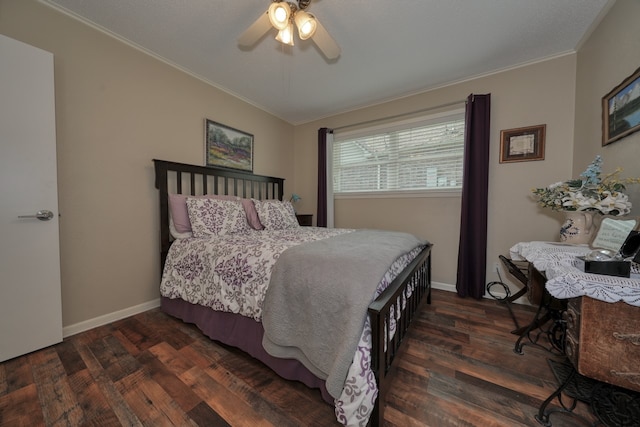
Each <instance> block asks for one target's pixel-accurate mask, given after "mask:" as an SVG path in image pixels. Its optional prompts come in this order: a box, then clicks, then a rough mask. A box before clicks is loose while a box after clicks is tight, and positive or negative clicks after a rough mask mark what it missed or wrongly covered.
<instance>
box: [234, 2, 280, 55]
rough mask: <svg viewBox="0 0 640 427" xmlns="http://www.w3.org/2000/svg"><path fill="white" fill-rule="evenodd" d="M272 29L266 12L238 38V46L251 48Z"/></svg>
mask: <svg viewBox="0 0 640 427" xmlns="http://www.w3.org/2000/svg"><path fill="white" fill-rule="evenodd" d="M272 28H273V27H272V26H271V22H270V21H269V14H268V13H267V12H266V11H265V12H264V13H263V14H262V15H260V17H259V18H258V19H256V20H255V22H254V23H253V24H251V25H250V26H249V28H247V29H246V30H245V32H244V33H242V34H241V35H240V37H238V44H239V45H240V46H245V47H251V46H253V45H254V44H256V42H257V41H258V40H260V38H261V37H262V36H264V35H265V34H266V33H267V31H269V30H270V29H272Z"/></svg>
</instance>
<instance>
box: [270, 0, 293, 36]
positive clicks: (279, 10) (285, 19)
mask: <svg viewBox="0 0 640 427" xmlns="http://www.w3.org/2000/svg"><path fill="white" fill-rule="evenodd" d="M289 18H291V6H289V3H287V2H286V1H280V2H274V3H271V6H269V21H271V25H273V26H274V28H276V29H278V30H280V31H282V30H284V29H285V28H286V27H287V25H289Z"/></svg>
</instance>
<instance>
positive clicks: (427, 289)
mask: <svg viewBox="0 0 640 427" xmlns="http://www.w3.org/2000/svg"><path fill="white" fill-rule="evenodd" d="M431 246H432V245H431V244H428V245H427V246H426V247H425V248H424V249H423V250H422V251H421V252H420V253H419V254H418V256H417V257H416V258H415V259H414V260H413V261H412V262H411V264H409V265H408V266H407V268H405V269H404V270H403V271H402V272H401V273H400V274H399V275H398V276H397V277H396V278H395V280H394V281H393V282H391V284H390V285H389V287H388V288H387V289H386V290H385V291H384V292H383V293H382V294H381V295H380V296H379V297H378V298H377V299H376V300H375V301H374V302H372V303H371V305H369V316H370V320H371V337H372V349H371V369H372V370H373V372H374V374H375V376H376V380H377V383H378V399H377V401H376V405H375V408H374V411H373V414H372V415H371V418H370V420H369V425H370V426H382V425H383V424H384V398H385V395H386V394H387V391H388V389H389V380H388V378H387V377H389V375H390V373H391V369H392V363H393V359H394V357H395V356H396V354H397V352H398V349H399V348H400V345H401V343H402V339H403V338H404V336H405V335H406V333H407V329H408V328H409V324H410V323H411V320H412V319H413V317H414V315H415V314H416V313H417V312H418V308H419V306H420V304H421V302H422V301H423V297H425V296H426V301H427V303H428V304H431ZM407 289H412V291H411V292H407ZM407 294H410V296H408V297H407V298H406V303H405V305H404V309H402V304H403V303H402V299H403V295H407ZM391 307H395V308H394V311H395V317H396V319H397V320H396V330H395V334H394V335H393V338H392V339H390V340H388V341H387V342H386V343H385V337H390V336H391V332H390V325H391ZM398 307H400V318H399V319H398V312H397V311H398Z"/></svg>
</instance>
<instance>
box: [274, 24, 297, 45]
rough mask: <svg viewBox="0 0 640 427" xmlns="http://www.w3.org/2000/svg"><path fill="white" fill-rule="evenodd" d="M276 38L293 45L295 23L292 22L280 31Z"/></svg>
mask: <svg viewBox="0 0 640 427" xmlns="http://www.w3.org/2000/svg"><path fill="white" fill-rule="evenodd" d="M276 40H278V41H279V42H281V43H284V44H288V45H289V46H293V24H292V23H291V22H290V23H289V25H287V26H286V27H285V28H284V29H282V30H280V31H278V35H277V36H276Z"/></svg>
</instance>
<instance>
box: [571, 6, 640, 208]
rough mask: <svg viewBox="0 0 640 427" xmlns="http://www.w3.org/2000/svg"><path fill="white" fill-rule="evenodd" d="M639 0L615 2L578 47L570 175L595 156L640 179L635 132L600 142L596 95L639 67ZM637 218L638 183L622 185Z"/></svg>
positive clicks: (605, 165) (639, 204) (638, 138)
mask: <svg viewBox="0 0 640 427" xmlns="http://www.w3.org/2000/svg"><path fill="white" fill-rule="evenodd" d="M638 18H640V1H638V0H617V2H616V3H615V5H614V6H613V8H612V9H611V10H610V11H609V13H608V14H607V15H606V17H605V18H604V19H603V20H602V22H601V23H600V25H599V26H598V27H597V28H596V30H595V31H594V32H593V33H592V35H591V37H590V38H589V39H588V40H587V42H586V43H585V44H584V45H583V46H582V47H581V49H580V50H579V51H578V74H577V86H576V87H577V95H576V121H575V134H576V138H575V141H576V143H575V147H574V153H573V156H574V168H573V171H574V175H577V174H579V173H580V172H582V171H583V170H584V168H585V167H586V166H587V165H588V164H589V163H590V162H591V161H592V160H593V158H594V157H595V156H596V155H597V154H600V155H601V156H602V158H603V159H604V163H603V171H604V172H610V171H613V170H614V169H615V168H616V167H618V166H620V167H622V168H623V169H624V170H623V173H622V176H623V177H640V132H636V133H634V134H631V135H629V136H627V137H626V138H623V139H621V140H618V141H616V142H614V143H613V144H609V145H606V146H604V147H603V146H602V104H601V100H602V97H603V96H605V95H606V94H608V93H609V92H610V91H611V90H612V89H613V88H614V87H616V86H617V85H619V84H620V83H622V81H623V80H624V79H626V78H627V77H629V76H630V75H631V74H633V72H634V71H635V70H637V69H638V67H640V61H639V60H638V59H639V56H638V51H639V48H640V25H639V24H638ZM628 190H629V191H628V193H629V195H630V199H631V201H632V202H633V204H634V208H633V210H632V212H631V214H632V215H635V216H640V186H638V185H634V186H632V187H630V188H628Z"/></svg>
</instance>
